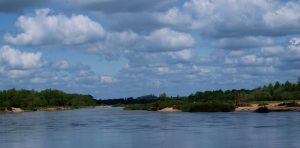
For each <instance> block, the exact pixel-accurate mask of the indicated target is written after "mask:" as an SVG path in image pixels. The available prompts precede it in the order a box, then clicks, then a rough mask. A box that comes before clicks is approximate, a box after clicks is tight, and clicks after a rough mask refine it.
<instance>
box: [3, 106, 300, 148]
mask: <svg viewBox="0 0 300 148" xmlns="http://www.w3.org/2000/svg"><path fill="white" fill-rule="evenodd" d="M285 147H286V148H300V112H278V113H267V114H258V113H234V112H232V113H160V112H148V111H124V110H123V109H122V108H94V109H93V108H89V109H79V110H68V111H52V112H26V113H15V114H0V148H285Z"/></svg>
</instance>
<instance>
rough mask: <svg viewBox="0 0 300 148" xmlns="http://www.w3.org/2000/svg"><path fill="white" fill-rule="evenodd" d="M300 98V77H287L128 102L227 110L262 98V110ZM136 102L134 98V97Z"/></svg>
mask: <svg viewBox="0 0 300 148" xmlns="http://www.w3.org/2000/svg"><path fill="white" fill-rule="evenodd" d="M298 99H300V78H299V80H298V82H297V83H291V82H289V81H286V82H285V83H283V84H281V83H279V82H276V83H275V84H268V85H265V86H263V87H259V88H256V89H252V90H246V89H241V90H226V91H223V90H215V91H204V92H201V91H199V92H196V93H194V94H191V95H189V96H187V97H176V98H174V97H168V96H167V95H166V94H165V93H163V94H161V95H160V96H159V97H158V98H157V99H153V100H151V102H150V103H146V104H145V103H136V104H134V105H128V106H127V107H125V109H128V110H151V111H156V110H160V109H163V108H165V107H173V108H176V109H180V110H182V111H187V112H227V111H233V110H234V109H235V107H238V106H247V105H249V104H250V102H253V101H255V102H261V103H259V106H261V107H260V108H259V109H258V111H263V110H264V109H266V107H265V105H268V104H267V103H266V102H268V101H289V100H298ZM133 102H134V101H133ZM282 105H286V106H299V105H298V104H297V102H295V101H294V102H287V103H285V104H282Z"/></svg>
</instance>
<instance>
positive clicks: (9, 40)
mask: <svg viewBox="0 0 300 148" xmlns="http://www.w3.org/2000/svg"><path fill="white" fill-rule="evenodd" d="M0 18H1V23H0V36H1V37H0V39H1V43H0V44H1V45H0V89H9V88H18V89H20V88H25V89H37V90H41V89H45V88H55V89H62V90H64V91H67V92H78V93H88V94H91V95H93V96H95V97H96V98H117V97H130V96H133V97H136V96H140V95H145V94H155V95H157V94H159V93H161V92H166V93H167V94H169V95H174V96H176V95H188V94H190V93H193V92H195V91H198V90H213V89H233V88H235V89H240V88H255V87H258V86H261V85H263V84H266V83H270V82H274V81H276V80H279V81H280V82H284V81H286V80H289V81H292V82H295V81H296V80H297V78H298V77H299V76H300V1H298V0H290V1H288V0H251V1H250V0H249V1H242V0H130V1H128V0H43V1H41V0H22V1H20V0H1V1H0Z"/></svg>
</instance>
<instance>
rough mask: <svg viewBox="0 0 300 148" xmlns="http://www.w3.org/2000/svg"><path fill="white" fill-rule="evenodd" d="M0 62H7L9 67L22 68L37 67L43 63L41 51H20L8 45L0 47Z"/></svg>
mask: <svg viewBox="0 0 300 148" xmlns="http://www.w3.org/2000/svg"><path fill="white" fill-rule="evenodd" d="M0 62H2V63H5V64H7V65H8V66H9V67H17V68H23V69H32V68H39V67H41V66H43V64H44V61H43V60H42V53H40V52H37V53H33V52H22V51H20V50H18V49H14V48H11V47H10V46H2V47H1V48H0ZM14 73H17V72H14Z"/></svg>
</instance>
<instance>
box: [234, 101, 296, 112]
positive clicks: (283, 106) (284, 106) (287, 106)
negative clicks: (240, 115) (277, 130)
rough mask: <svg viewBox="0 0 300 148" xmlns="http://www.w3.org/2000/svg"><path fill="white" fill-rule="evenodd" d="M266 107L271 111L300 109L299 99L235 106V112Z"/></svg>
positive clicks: (251, 110)
mask: <svg viewBox="0 0 300 148" xmlns="http://www.w3.org/2000/svg"><path fill="white" fill-rule="evenodd" d="M263 106H265V107H267V108H268V109H269V111H271V112H280V111H300V101H294V102H264V103H261V104H259V103H251V104H249V105H248V106H242V107H237V108H235V112H254V111H256V110H257V109H258V108H260V107H263Z"/></svg>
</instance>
